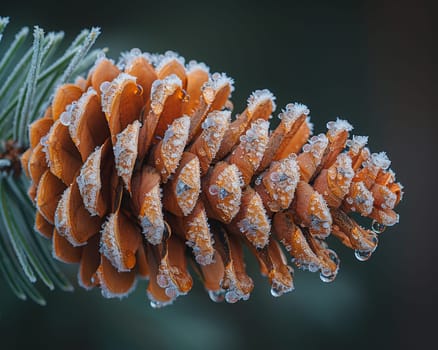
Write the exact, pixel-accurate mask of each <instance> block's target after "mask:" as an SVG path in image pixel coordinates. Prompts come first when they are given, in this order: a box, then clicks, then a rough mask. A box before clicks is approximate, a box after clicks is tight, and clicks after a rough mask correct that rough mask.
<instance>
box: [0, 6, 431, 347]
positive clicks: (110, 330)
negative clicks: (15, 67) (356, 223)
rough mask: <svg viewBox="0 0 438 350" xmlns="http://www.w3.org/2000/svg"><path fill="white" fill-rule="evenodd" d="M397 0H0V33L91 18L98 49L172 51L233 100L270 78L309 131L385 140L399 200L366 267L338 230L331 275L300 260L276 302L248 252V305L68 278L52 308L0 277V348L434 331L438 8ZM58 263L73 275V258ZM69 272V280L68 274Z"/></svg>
mask: <svg viewBox="0 0 438 350" xmlns="http://www.w3.org/2000/svg"><path fill="white" fill-rule="evenodd" d="M436 10H437V9H436V7H435V6H434V5H433V4H432V2H426V1H424V0H417V1H415V2H413V1H412V2H408V1H375V2H373V1H372V2H363V1H345V2H340V1H319V2H317V1H310V2H307V1H289V2H288V4H287V5H285V4H281V5H277V4H276V3H275V2H274V1H263V2H262V1H250V0H248V1H230V0H222V1H209V2H207V1H190V2H189V1H178V2H170V1H166V0H161V1H153V2H150V1H146V0H143V1H139V0H129V1H122V2H117V3H113V2H111V1H106V2H104V1H97V0H95V1H88V2H83V3H81V1H75V2H69V3H68V4H64V3H62V4H61V2H59V1H55V0H53V1H51V0H39V1H38V2H37V3H36V2H33V3H32V5H30V4H26V2H23V1H2V3H1V5H0V14H1V15H3V16H6V15H7V16H10V17H11V20H12V22H11V24H10V27H9V28H8V30H7V32H6V40H7V39H8V38H9V39H10V38H11V37H12V36H13V33H14V32H15V31H16V30H14V29H18V28H20V27H22V26H24V25H34V24H38V25H40V26H41V27H43V28H44V29H45V30H46V31H50V30H64V31H65V32H66V35H67V37H68V38H71V39H72V38H73V37H74V36H75V35H76V34H77V33H78V32H79V31H80V30H81V29H82V28H84V27H90V26H100V27H101V28H102V31H103V33H102V35H101V37H100V38H99V40H98V42H97V44H96V46H98V47H108V48H109V49H110V51H109V54H108V56H110V57H112V58H115V59H116V58H117V57H118V54H119V52H120V51H123V50H128V49H130V48H132V47H139V48H141V49H142V50H144V51H149V52H163V51H166V50H168V49H171V50H174V51H177V52H179V53H180V54H181V55H183V56H184V57H185V58H186V60H190V59H196V60H199V61H204V62H206V63H207V64H208V65H209V66H210V67H211V70H212V71H220V72H222V71H224V72H227V74H229V75H230V76H231V77H233V78H234V79H235V80H236V83H235V87H236V91H235V92H234V94H233V102H234V103H235V111H236V112H239V111H241V110H242V109H243V108H244V106H245V102H246V98H247V97H248V96H249V94H250V93H251V92H252V91H253V90H255V89H260V88H268V89H270V90H271V91H272V92H273V93H274V94H275V95H276V96H277V104H278V106H279V108H282V107H284V106H285V105H286V104H287V103H288V102H294V101H299V102H302V103H305V104H307V105H308V106H309V108H310V110H311V116H312V121H313V123H314V124H315V131H316V132H317V133H319V132H323V131H325V124H326V122H327V121H329V120H333V119H335V118H336V117H337V116H340V117H342V118H345V119H348V120H349V121H350V122H351V123H352V124H353V125H354V127H355V130H354V133H356V134H359V135H369V136H370V139H369V145H370V147H371V150H372V151H375V152H377V151H382V150H385V151H387V153H388V155H389V157H390V158H391V160H392V168H393V169H394V170H395V171H396V172H397V176H398V180H399V181H401V182H402V183H403V184H404V185H405V191H406V193H405V198H404V200H403V201H402V203H401V204H400V205H399V207H398V211H399V213H400V217H401V220H400V224H399V225H397V226H395V227H392V228H389V229H387V230H386V231H385V232H384V233H383V234H382V235H381V239H380V245H379V248H378V249H377V251H376V252H375V254H374V255H373V257H372V258H371V259H370V260H369V261H368V262H366V263H363V262H359V261H357V260H355V258H354V256H353V253H352V252H351V251H349V250H347V249H345V248H343V247H342V246H340V245H339V244H338V243H337V242H335V240H331V244H332V245H333V247H334V248H335V250H337V252H338V254H339V256H340V257H341V260H342V262H341V271H340V273H339V275H338V278H337V279H336V281H335V282H334V283H331V284H324V283H322V282H320V280H319V278H318V276H317V274H311V273H309V272H301V271H297V270H296V273H295V286H296V290H295V291H294V292H292V293H290V294H287V295H285V296H283V297H281V298H278V299H277V298H273V297H271V295H270V293H269V286H268V282H267V281H266V280H265V279H264V278H262V277H260V276H259V273H258V271H257V267H256V264H255V261H254V259H251V258H250V259H248V268H249V272H250V275H251V276H252V277H253V278H254V280H255V285H256V287H255V290H254V292H253V294H252V295H251V298H250V299H249V300H248V301H246V302H240V303H238V304H234V305H227V304H215V303H213V302H211V301H210V300H209V298H208V296H207V295H206V294H205V293H204V291H203V290H202V287H201V286H200V283H195V287H194V289H193V291H192V292H191V293H190V294H189V295H188V296H186V297H181V298H179V299H178V300H177V302H176V303H175V304H174V305H173V306H171V307H167V308H164V309H160V310H154V309H152V308H150V306H149V303H148V301H147V297H146V293H145V291H144V290H145V287H146V284H145V282H144V281H143V282H140V283H139V285H138V287H137V290H136V292H135V293H134V294H133V295H131V296H130V297H129V298H127V299H124V300H122V301H118V300H105V299H103V298H102V297H101V296H100V293H99V291H93V292H86V291H84V290H82V289H81V288H80V287H78V286H77V285H76V290H75V292H73V293H70V294H69V293H62V292H60V291H55V292H52V293H50V292H46V293H45V297H46V298H47V300H48V306H46V307H39V306H37V305H34V304H32V303H31V302H21V301H19V300H17V299H15V297H14V296H13V295H12V293H11V292H10V290H9V289H8V288H7V287H6V285H5V284H4V282H3V281H2V280H1V278H0V348H1V349H22V348H23V349H24V348H27V347H29V346H32V348H33V349H39V348H41V349H78V348H80V349H97V348H102V349H120V348H123V349H259V348H260V349H263V348H273V347H277V348H286V347H290V348H294V349H318V348H322V347H324V348H325V349H332V348H333V349H334V348H337V349H342V348H347V347H349V348H350V347H351V348H354V349H356V350H357V349H371V348H376V349H380V348H386V349H388V348H391V349H392V348H394V349H408V348H413V347H415V348H416V349H417V348H423V347H425V346H426V345H429V344H430V343H431V342H432V343H431V344H433V343H435V342H436V340H435V339H436V335H435V333H436V330H435V328H436V326H437V321H436V315H437V312H438V302H437V297H438V288H437V266H436V263H437V258H438V254H437V243H438V230H437V221H436V219H437V217H438V214H437V213H436V209H437V205H436V201H437V195H438V193H437V185H436V183H435V181H436V179H437V160H438V159H437V156H436V150H437V149H438V148H437V143H438V142H437V139H438V135H437V132H438V130H437V121H436V119H437V115H436V114H437V112H436V111H437V110H438V109H437V107H438V106H437V96H436V95H437V92H438V89H437V84H436V83H437V81H438V79H437V78H438V77H437V69H436V67H437V62H438V60H437V58H438V56H437V44H436V43H437V41H436V38H437V34H438V31H437V23H438V21H437V19H438V18H437V11H436ZM63 268H64V270H65V271H66V272H67V274H68V275H69V276H70V277H71V279H72V280H74V281H75V280H76V267H68V266H67V267H65V266H63ZM75 283H76V282H75Z"/></svg>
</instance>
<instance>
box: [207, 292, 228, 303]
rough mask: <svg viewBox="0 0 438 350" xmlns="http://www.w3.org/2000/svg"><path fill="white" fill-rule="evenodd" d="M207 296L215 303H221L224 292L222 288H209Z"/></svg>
mask: <svg viewBox="0 0 438 350" xmlns="http://www.w3.org/2000/svg"><path fill="white" fill-rule="evenodd" d="M208 296H209V297H210V299H211V300H212V301H214V302H215V303H221V302H223V301H224V298H225V292H224V291H223V290H209V291H208Z"/></svg>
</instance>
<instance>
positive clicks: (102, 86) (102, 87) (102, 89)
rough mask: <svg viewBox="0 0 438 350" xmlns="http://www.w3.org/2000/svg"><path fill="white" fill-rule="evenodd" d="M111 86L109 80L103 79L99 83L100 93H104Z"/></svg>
mask: <svg viewBox="0 0 438 350" xmlns="http://www.w3.org/2000/svg"><path fill="white" fill-rule="evenodd" d="M110 86H111V83H110V82H109V81H104V82H103V83H102V84H100V92H102V94H105V93H106V92H107V91H108V90H109V88H110Z"/></svg>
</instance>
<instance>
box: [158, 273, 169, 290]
mask: <svg viewBox="0 0 438 350" xmlns="http://www.w3.org/2000/svg"><path fill="white" fill-rule="evenodd" d="M157 283H158V285H159V286H160V287H161V288H166V287H167V286H169V284H170V281H169V278H168V277H167V276H166V275H161V274H160V275H158V276H157Z"/></svg>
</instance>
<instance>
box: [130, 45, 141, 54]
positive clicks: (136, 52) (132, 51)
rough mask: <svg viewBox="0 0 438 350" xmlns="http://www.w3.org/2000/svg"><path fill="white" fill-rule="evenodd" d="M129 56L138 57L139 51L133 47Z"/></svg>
mask: <svg viewBox="0 0 438 350" xmlns="http://www.w3.org/2000/svg"><path fill="white" fill-rule="evenodd" d="M130 53H131V55H133V56H140V55H141V50H140V49H139V48H137V47H134V48H133V49H131V52H130Z"/></svg>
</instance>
